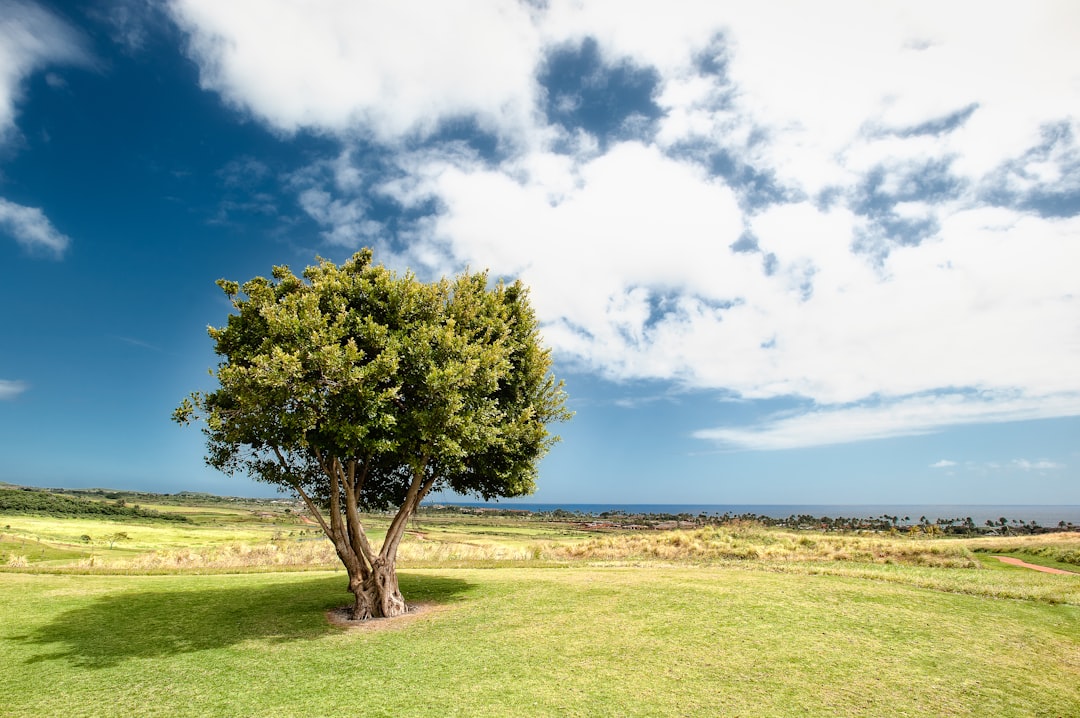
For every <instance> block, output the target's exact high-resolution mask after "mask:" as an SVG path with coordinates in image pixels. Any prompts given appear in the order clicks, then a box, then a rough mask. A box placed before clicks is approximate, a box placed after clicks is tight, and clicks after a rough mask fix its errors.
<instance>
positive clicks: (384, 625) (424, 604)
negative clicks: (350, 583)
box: [326, 601, 447, 631]
mask: <svg viewBox="0 0 1080 718" xmlns="http://www.w3.org/2000/svg"><path fill="white" fill-rule="evenodd" d="M408 606H409V611H408V612H407V613H403V614H401V615H400V616H394V617H393V618H369V619H367V620H366V621H354V620H352V619H351V618H350V617H349V612H350V610H351V609H350V608H349V607H348V606H342V607H341V608H332V609H330V610H329V611H327V612H326V620H327V621H329V622H330V625H332V626H337V627H338V628H347V629H349V630H351V631H385V630H389V629H398V628H404V627H406V626H408V625H409V624H411V623H412V622H413V621H415V620H416V619H418V618H420V617H421V616H424V615H427V614H432V613H438V612H440V611H444V610H446V608H447V606H444V605H441V604H438V603H432V602H430V601H417V602H416V603H410V604H408Z"/></svg>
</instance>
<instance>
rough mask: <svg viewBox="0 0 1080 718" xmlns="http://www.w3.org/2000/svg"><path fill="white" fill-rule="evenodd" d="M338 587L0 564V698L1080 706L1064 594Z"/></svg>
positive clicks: (34, 704) (20, 709)
mask: <svg viewBox="0 0 1080 718" xmlns="http://www.w3.org/2000/svg"><path fill="white" fill-rule="evenodd" d="M886 568H893V569H898V570H907V569H906V568H898V567H886ZM1065 578H1066V579H1068V580H1071V579H1069V577H1065ZM344 584H345V580H344V575H343V574H342V573H333V572H323V573H307V574H266V575H231V576H161V577H147V576H140V577H110V576H79V577H72V576H56V575H48V576H46V575H26V574H3V575H0V665H3V666H4V679H3V681H0V715H4V716H13V717H14V716H70V717H71V718H75V717H78V716H132V715H160V716H215V715H238V716H262V715H275V716H311V715H319V716H354V715H369V716H521V715H541V716H543V715H552V716H556V715H558V716H562V715H571V716H574V715H578V716H594V715H623V716H656V715H703V716H711V715H733V716H734V715H754V716H794V715H799V716H837V715H860V716H925V715H935V716H968V715H970V716H975V715H979V716H982V715H994V716H1043V715H1045V716H1071V715H1080V608H1077V607H1076V606H1068V605H1049V604H1045V603H1039V602H1032V601H1016V600H999V599H992V598H988V597H986V596H981V595H960V594H955V593H944V592H940V591H934V590H927V589H922V588H917V587H913V586H911V585H906V584H903V583H887V582H882V581H868V580H866V579H864V578H857V577H850V576H838V575H812V574H799V573H776V572H769V571H762V570H757V569H746V568H744V569H725V568H716V567H700V568H662V569H655V568H650V569H627V568H590V567H579V568H564V569H548V570H543V569H496V570H448V569H442V570H424V571H406V572H403V574H402V589H403V591H404V592H405V593H406V595H407V596H408V597H409V598H410V599H412V600H423V601H429V602H434V603H435V604H437V605H438V608H437V609H436V610H431V611H429V612H427V613H424V614H422V615H419V616H417V617H410V618H409V619H407V620H405V621H402V622H400V623H396V624H391V625H389V626H386V625H385V624H383V625H376V626H374V627H372V628H361V629H353V630H346V629H340V628H336V627H334V626H332V625H330V624H329V623H328V622H327V620H326V618H325V616H324V612H325V611H326V610H327V609H330V608H332V607H334V606H338V605H341V604H344V603H345V602H347V600H348V594H347V593H346V592H345V591H344Z"/></svg>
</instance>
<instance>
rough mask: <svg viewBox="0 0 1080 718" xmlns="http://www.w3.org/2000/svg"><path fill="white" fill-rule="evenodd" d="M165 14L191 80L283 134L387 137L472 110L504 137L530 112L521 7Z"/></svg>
mask: <svg viewBox="0 0 1080 718" xmlns="http://www.w3.org/2000/svg"><path fill="white" fill-rule="evenodd" d="M170 12H171V14H172V16H173V18H174V19H175V20H176V22H177V23H178V24H179V25H180V27H181V28H183V29H184V30H186V31H187V32H188V33H189V46H188V52H189V54H190V55H191V57H192V59H194V60H195V61H196V62H197V63H198V64H199V66H200V82H201V84H202V86H203V87H204V88H206V89H209V90H213V91H215V92H218V93H220V94H221V95H222V97H224V98H225V100H226V101H227V102H229V103H230V104H232V105H234V106H236V107H238V108H242V109H244V110H246V111H249V112H251V113H252V114H253V115H255V116H256V117H257V118H259V119H260V120H263V121H265V122H266V123H267V124H269V125H270V126H272V127H274V128H276V129H279V130H282V131H284V132H288V133H292V132H295V131H296V130H298V129H301V128H317V129H321V130H331V131H335V132H341V133H346V134H347V133H350V132H353V131H361V132H365V133H367V132H370V133H373V134H374V135H375V137H377V138H379V139H381V140H386V141H393V140H396V139H399V138H401V137H402V136H405V135H408V134H410V133H413V132H419V133H427V132H430V131H432V130H434V129H435V128H436V125H437V123H438V122H439V121H440V120H444V119H449V118H455V117H475V118H477V119H478V120H479V122H480V123H481V124H482V125H484V126H487V127H491V128H497V129H502V130H504V131H507V132H509V133H512V132H513V131H514V129H515V128H518V127H521V126H523V125H525V124H528V122H529V120H528V115H529V114H530V113H531V112H532V107H533V101H534V93H535V89H536V88H535V83H534V82H533V80H532V73H533V69H534V66H535V64H536V61H537V56H538V55H537V53H538V50H539V47H538V37H537V34H536V31H535V29H534V27H533V25H532V21H531V17H530V13H529V7H528V5H527V4H525V3H518V2H514V1H513V0H501V1H498V2H489V3H466V4H451V3H438V2H422V1H418V0H405V1H403V2H393V3H383V2H372V1H367V2H354V1H352V0H342V1H339V2H332V1H328V2H320V3H315V4H312V3H296V2H265V1H264V0H247V1H246V2H244V1H236V2H227V3H222V2H218V1H217V0H177V1H176V2H173V3H172V4H171V5H170Z"/></svg>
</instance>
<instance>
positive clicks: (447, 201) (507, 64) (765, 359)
mask: <svg viewBox="0 0 1080 718" xmlns="http://www.w3.org/2000/svg"><path fill="white" fill-rule="evenodd" d="M170 7H171V13H172V16H173V17H174V19H175V20H176V22H177V23H178V24H179V25H180V27H181V28H183V29H184V30H185V31H186V32H187V33H188V37H189V54H190V55H191V57H192V58H193V59H194V60H195V61H196V62H197V63H198V64H199V67H200V73H201V75H200V76H201V82H202V84H203V86H204V87H206V88H207V89H210V90H213V91H215V92H217V93H219V94H220V95H221V96H222V98H223V99H224V100H225V101H226V102H227V103H229V104H231V105H233V106H235V107H237V108H241V109H242V110H243V111H245V112H247V113H249V114H250V115H252V116H253V117H255V118H257V119H258V120H260V121H262V122H264V123H265V124H267V125H268V126H269V127H271V128H274V129H276V130H278V131H280V132H286V133H291V132H295V131H298V130H301V129H308V130H314V131H316V132H321V133H329V134H331V135H333V136H336V137H338V138H340V140H341V142H342V146H343V147H344V150H343V151H342V153H341V154H340V155H339V156H338V157H336V158H327V159H325V160H322V161H320V162H316V163H314V164H313V165H312V167H311V168H309V170H308V171H305V172H301V173H298V175H297V179H296V181H295V188H296V193H297V198H298V201H299V203H300V205H301V207H302V208H303V209H304V210H305V211H306V212H307V213H308V214H309V215H310V216H311V217H312V218H313V219H314V220H315V221H316V222H318V223H319V224H320V225H321V226H322V227H323V229H324V238H325V239H326V241H328V242H330V243H334V244H339V245H344V246H359V245H360V244H365V243H373V244H376V245H379V246H381V247H382V248H383V249H387V250H389V249H391V248H392V250H393V251H392V256H394V257H395V258H400V259H401V260H402V261H408V262H409V263H411V264H413V265H422V266H424V267H427V268H428V269H429V270H430V271H432V272H435V273H438V272H447V271H456V270H457V269H460V268H461V267H462V266H464V265H466V264H468V265H471V266H474V267H489V268H490V269H491V270H492V271H493V272H494V273H496V274H501V275H514V276H520V277H522V278H523V279H524V280H525V281H526V282H527V283H528V284H529V285H530V286H532V288H533V295H532V296H533V300H534V302H535V304H536V307H537V310H538V313H539V315H540V317H541V319H542V321H543V323H544V334H545V337H546V339H547V341H548V342H549V343H550V344H551V345H552V346H553V347H554V348H555V350H556V353H557V356H558V357H559V358H560V360H561V361H563V362H567V363H569V364H573V365H575V366H577V367H579V368H582V369H585V370H588V371H594V372H598V373H600V374H603V375H604V376H607V377H609V378H611V379H614V380H629V379H661V380H668V381H673V382H676V383H678V384H680V385H682V386H683V387H684V388H690V389H695V388H696V389H722V390H725V391H726V392H727V393H729V394H733V395H737V396H740V397H742V398H746V399H766V398H777V397H790V398H793V399H794V400H796V401H797V403H798V404H799V405H800V406H803V407H806V408H805V409H804V410H803V411H801V412H800V413H796V414H792V415H788V416H781V417H775V418H774V419H773V420H771V421H768V422H765V423H763V424H761V425H759V426H754V427H749V428H746V427H743V428H737V429H731V428H724V427H721V428H715V429H706V430H702V431H700V432H698V434H697V435H698V436H699V437H700V438H702V439H707V440H712V441H717V442H720V443H721V444H723V445H727V446H734V447H742V448H790V447H795V446H811V445H817V444H822V443H837V442H844V441H854V440H866V439H874V438H881V437H886V436H897V435H908V434H918V433H925V432H929V431H934V430H936V429H939V428H941V427H944V426H951V425H955V424H959V423H968V422H996V421H1009V420H1018V419H1025V418H1043V417H1049V416H1066V415H1075V414H1077V413H1080V399H1078V397H1080V375H1078V374H1077V372H1075V370H1074V369H1073V367H1074V366H1076V363H1077V361H1078V360H1080V331H1078V330H1077V326H1080V325H1078V322H1077V317H1078V311H1080V310H1078V305H1077V301H1080V300H1078V298H1077V292H1076V287H1075V271H1074V268H1075V267H1077V266H1080V241H1078V239H1080V190H1077V188H1076V186H1075V181H1074V178H1075V177H1076V176H1077V168H1078V167H1080V164H1078V163H1080V160H1078V159H1077V158H1078V157H1080V149H1078V145H1077V142H1078V140H1077V138H1078V137H1080V117H1078V113H1077V110H1076V108H1077V107H1080V74H1078V73H1080V71H1078V70H1077V68H1080V46H1078V45H1077V43H1075V38H1074V37H1073V35H1074V33H1073V32H1072V31H1071V28H1073V27H1075V26H1076V25H1077V22H1080V6H1077V5H1075V4H1074V3H1067V2H1061V3H1054V2H1047V3H1039V4H1036V5H1026V6H1017V5H1012V4H1003V5H1000V6H997V5H995V6H993V8H991V9H988V7H987V6H986V4H985V3H983V2H978V3H975V2H959V3H952V4H950V5H949V6H948V7H941V6H940V5H939V4H933V5H932V4H930V3H923V2H914V3H912V2H884V3H861V2H845V1H842V0H833V1H831V2H825V3H814V4H812V5H807V4H803V3H796V2H792V3H787V4H784V5H783V7H782V8H781V9H778V7H777V6H776V5H775V4H760V3H759V4H756V5H755V4H740V5H737V6H731V5H729V4H723V5H722V4H719V3H713V2H704V1H703V2H694V1H692V0H685V1H684V2H680V3H679V4H678V11H673V9H672V7H671V6H670V5H669V4H668V5H663V6H662V5H661V4H659V3H649V2H640V3H626V2H616V1H614V0H612V1H610V2H603V1H598V2H590V3H586V4H582V3H578V2H573V1H572V0H551V1H550V2H547V3H544V4H535V5H533V4H527V3H513V2H502V3H489V4H482V5H476V6H475V7H474V6H472V5H470V6H468V7H467V8H466V9H461V8H454V9H453V10H452V11H451V10H450V9H447V8H443V7H442V5H440V4H437V3H436V4H423V3H416V2H406V3H395V4H392V5H384V4H374V3H333V2H327V3H322V4H320V5H318V6H316V7H314V8H312V7H308V6H305V7H304V8H302V9H301V8H300V7H299V6H298V5H295V4H290V3H270V2H265V1H260V2H257V3H255V2H248V3H242V2H237V3H219V2H211V1H210V0H177V2H174V3H173V4H172V5H171V6H170ZM255 13H257V14H258V16H259V18H260V22H259V23H252V22H250V17H251V15H253V14H255ZM975 14H977V15H978V16H979V17H980V23H978V24H972V23H971V21H970V18H971V17H972V16H974V15H975ZM1035 45H1037V46H1038V48H1039V51H1038V52H1032V51H1031V48H1032V47H1033V46H1035ZM575 48H585V49H588V52H586V50H585V49H580V50H578V51H575ZM575 52H576V54H575ZM553 58H555V59H559V61H560V62H563V61H565V62H564V64H566V65H567V66H568V67H569V68H570V70H574V69H575V68H574V62H578V63H579V64H586V61H587V64H588V66H587V67H580V68H577V70H578V71H579V72H584V73H586V74H587V77H578V78H577V80H578V82H577V84H575V85H573V86H571V87H569V88H567V87H559V86H556V85H554V84H552V83H555V82H556V79H553V77H554V75H557V74H558V73H554V74H553V72H552V62H553V61H554V60H553ZM560 67H562V66H561V65H560ZM568 72H569V71H568ZM564 74H566V73H564ZM569 74H570V75H572V74H573V73H572V72H569ZM619 82H622V83H623V85H625V86H626V87H627V88H628V89H627V92H630V90H632V91H633V93H636V94H633V97H632V101H631V99H627V100H626V105H625V106H623V107H620V106H619V94H618V92H616V91H615V90H613V89H612V88H616V89H617V88H618V87H619V86H620V85H619ZM545 83H548V84H545ZM605 83H606V84H605ZM597 87H603V88H605V90H604V92H605V93H606V94H602V99H604V100H605V101H606V102H607V101H610V102H609V104H610V108H609V111H610V112H611V113H612V116H611V117H610V118H607V119H606V121H605V122H603V123H595V122H594V123H590V122H588V121H587V120H588V118H587V117H584V116H583V114H582V112H581V109H582V107H583V106H584V105H583V102H584V100H583V98H582V93H583V92H585V91H587V90H589V89H590V88H594V89H595V88H597ZM643 92H645V93H648V96H643V95H642V93H643ZM627 97H628V98H629V95H628V96H627ZM585 99H586V100H587V99H588V98H585ZM585 104H588V103H587V102H586V103H585ZM619 112H623V113H624V115H619V114H618V113H619ZM455 122H457V123H459V124H460V123H464V124H463V125H460V126H466V127H471V128H473V134H474V135H480V134H483V135H485V136H490V137H493V138H494V142H495V143H496V144H497V145H498V151H497V152H490V151H485V150H483V149H482V148H480V147H479V146H478V145H477V144H475V143H474V144H472V145H470V144H469V141H468V139H469V138H465V140H464V141H462V138H461V137H460V134H459V135H455V136H454V139H453V142H450V141H449V140H448V139H447V138H446V137H443V136H442V135H440V132H441V131H443V130H445V129H446V127H448V126H450V125H453V123H455ZM448 123H449V124H448ZM469 123H471V124H469ZM575 123H576V124H575ZM605 133H607V134H605ZM490 137H489V139H490ZM474 139H475V138H474ZM361 142H368V143H369V144H368V146H369V147H370V146H371V144H372V143H373V144H374V145H377V146H380V147H381V148H382V151H383V152H385V153H386V155H385V161H384V162H383V163H382V166H380V167H378V168H374V169H373V168H372V167H369V166H365V165H364V163H363V161H362V159H360V155H361V154H362V153H361V152H359V151H356V152H354V151H353V148H354V147H359V144H358V143H361ZM377 203H381V204H386V203H392V204H395V205H396V206H397V207H398V208H399V209H400V211H401V213H402V215H401V217H400V218H399V220H398V221H396V222H394V223H392V224H389V223H387V222H386V221H385V218H384V217H383V216H381V215H379V213H378V212H377V211H376V210H375V209H374V207H375V205H376V204H377ZM384 256H385V255H384Z"/></svg>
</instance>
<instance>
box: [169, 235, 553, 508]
mask: <svg viewBox="0 0 1080 718" xmlns="http://www.w3.org/2000/svg"><path fill="white" fill-rule="evenodd" d="M371 259H372V255H371V252H370V250H364V251H362V252H359V253H357V254H356V255H354V256H353V257H352V258H351V259H350V260H348V261H346V262H345V263H344V264H343V265H341V266H340V267H339V266H337V265H335V264H334V263H332V262H329V261H326V260H321V261H320V262H319V263H318V264H317V265H315V266H312V267H308V268H307V270H305V272H304V273H303V279H301V278H299V277H297V276H295V275H294V274H293V273H292V272H290V271H289V269H288V267H280V266H279V267H274V269H273V275H272V276H273V279H265V278H263V277H256V278H255V279H252V280H251V281H248V282H245V283H244V284H243V285H242V286H240V285H238V284H237V283H236V282H229V281H225V280H221V281H219V282H218V284H219V286H220V287H221V288H222V289H223V290H224V291H225V292H226V294H228V295H229V296H230V297H231V298H232V300H233V306H234V307H235V309H236V313H235V314H233V315H231V316H229V318H228V323H227V325H226V326H225V327H221V328H211V329H210V336H211V337H212V338H213V339H214V340H215V342H216V346H215V351H216V352H217V353H218V354H219V355H220V356H221V357H222V358H223V361H222V363H221V364H220V365H219V366H218V368H217V371H216V376H217V379H218V381H219V382H220V385H221V387H220V388H219V389H218V390H217V391H213V392H210V393H200V394H195V395H193V396H192V397H191V399H190V400H186V401H185V402H184V403H183V404H182V405H181V406H180V408H179V409H177V411H176V413H175V415H174V417H175V418H176V419H177V420H178V421H180V422H186V421H188V420H190V419H191V418H192V417H193V416H194V415H196V414H198V415H201V416H202V417H203V418H204V419H205V420H206V424H207V427H206V430H205V431H206V434H207V438H208V447H209V455H208V457H207V461H208V463H209V464H210V465H212V466H214V467H216V468H218V469H220V470H222V471H224V472H226V473H235V472H242V473H247V474H249V475H251V476H253V477H255V478H257V479H261V480H263V481H266V482H268V483H272V484H278V485H281V486H285V487H288V488H293V489H295V488H298V487H302V488H304V489H305V490H307V491H309V492H311V493H312V494H314V495H317V496H319V497H321V498H323V499H326V498H328V494H329V490H330V489H329V482H328V478H327V473H328V470H330V469H331V468H332V466H333V462H334V459H337V460H338V461H340V462H341V463H342V464H346V463H347V462H356V463H357V465H359V466H360V467H361V470H363V471H364V472H366V475H365V479H364V481H363V482H362V486H361V487H360V496H359V497H358V503H359V504H360V505H361V506H368V507H377V508H384V507H389V506H395V505H400V504H401V503H402V502H403V501H404V500H405V497H406V493H407V490H408V487H409V485H410V482H411V480H412V479H413V478H415V477H416V476H417V475H418V474H419V475H422V476H423V478H424V479H425V481H426V484H425V485H426V486H427V490H429V491H430V490H431V489H438V488H451V489H453V490H455V491H458V492H461V493H470V494H474V495H477V496H480V497H483V498H485V499H486V498H494V497H500V496H520V495H524V494H528V493H531V492H532V491H533V489H534V486H535V484H534V479H535V464H536V461H537V459H538V458H539V457H541V456H542V455H543V454H544V453H545V452H546V451H547V449H548V448H549V447H550V445H551V443H552V442H553V441H554V438H553V437H550V436H549V435H548V432H547V430H546V425H547V424H548V423H549V422H552V421H558V420H564V419H566V418H568V416H569V415H568V413H567V412H566V410H565V408H564V394H563V391H562V388H561V385H560V384H558V383H556V381H555V380H554V378H553V377H552V376H551V375H550V374H549V373H548V369H549V366H550V358H549V356H548V353H547V352H546V351H544V350H543V349H542V348H541V347H540V345H539V339H538V327H537V322H536V319H535V316H534V314H533V312H532V310H531V307H530V306H529V304H528V300H527V292H526V290H525V289H524V287H522V286H521V285H520V284H519V283H514V284H511V285H504V284H502V283H500V284H498V285H497V286H495V287H494V288H493V289H489V288H488V277H487V275H486V274H470V273H465V274H462V275H460V276H459V277H457V278H455V279H454V280H452V281H451V280H443V281H440V282H436V283H433V284H428V283H424V282H420V281H419V280H417V279H416V278H415V276H413V275H412V274H405V275H397V274H396V273H394V272H392V271H390V270H388V269H386V268H385V267H383V266H381V265H372V263H371Z"/></svg>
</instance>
